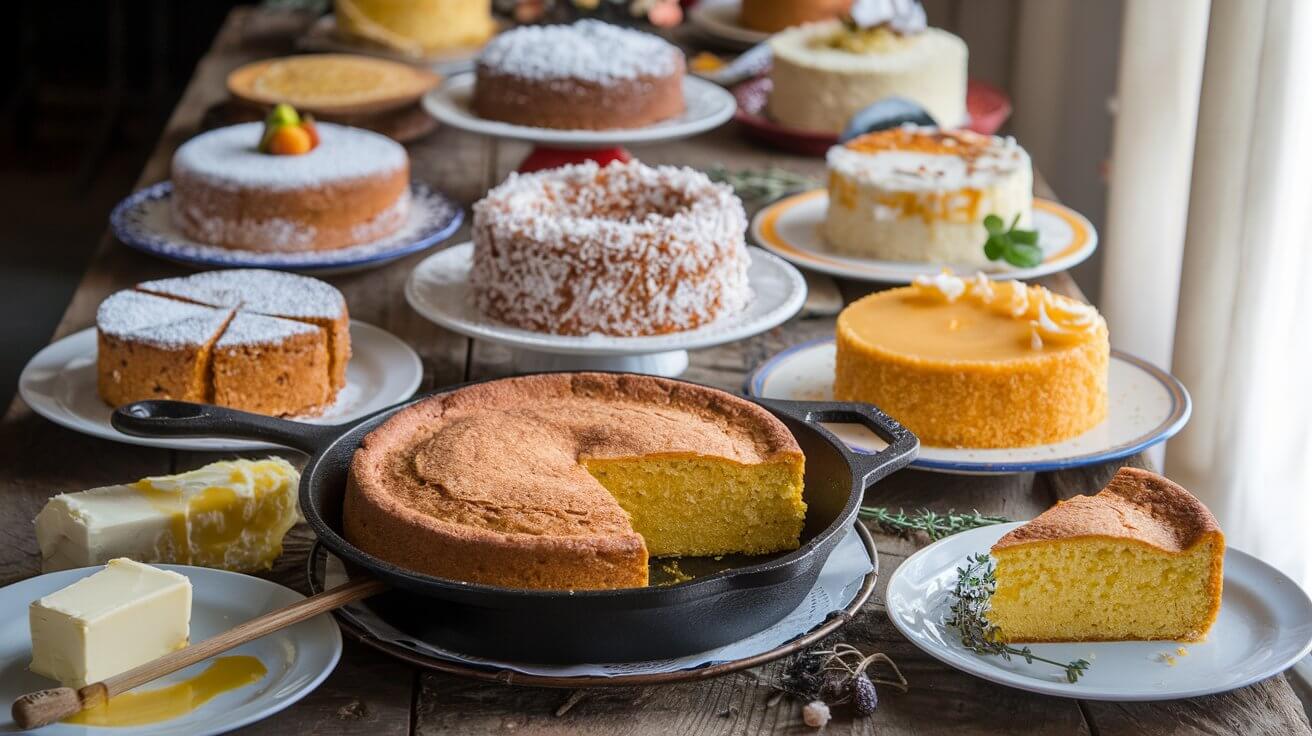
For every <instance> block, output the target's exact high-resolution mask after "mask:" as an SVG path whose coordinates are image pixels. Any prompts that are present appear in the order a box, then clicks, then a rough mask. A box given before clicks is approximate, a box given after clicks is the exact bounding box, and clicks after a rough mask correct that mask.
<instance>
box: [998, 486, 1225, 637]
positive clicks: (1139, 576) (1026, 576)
mask: <svg viewBox="0 0 1312 736" xmlns="http://www.w3.org/2000/svg"><path fill="white" fill-rule="evenodd" d="M992 554H993V557H994V559H995V560H996V564H997V569H996V577H997V582H998V586H997V590H996V592H995V593H994V594H993V597H992V601H991V603H992V608H991V610H990V611H989V614H988V617H989V621H990V622H991V623H992V624H993V625H994V626H996V627H998V630H999V631H1000V633H1001V636H1002V637H1003V639H1004V640H1005V641H1009V642H1045V641H1122V640H1136V641H1150V640H1159V639H1160V640H1174V641H1201V640H1202V639H1203V638H1204V637H1206V636H1207V632H1208V630H1209V629H1210V628H1211V627H1212V624H1213V623H1214V622H1215V621H1216V615H1217V612H1218V611H1220V609H1221V579H1222V578H1221V567H1222V561H1223V560H1224V559H1225V537H1224V536H1223V535H1222V534H1221V528H1220V527H1219V526H1218V525H1217V523H1216V519H1215V518H1213V516H1212V513H1211V512H1210V511H1208V510H1207V507H1206V506H1203V504H1202V502H1200V501H1199V500H1198V499H1197V498H1194V496H1193V495H1192V494H1190V493H1189V492H1188V491H1186V490H1185V489H1183V488H1181V487H1180V486H1178V485H1176V484H1175V483H1172V482H1171V481H1169V480H1167V479H1166V478H1163V477H1162V476H1160V475H1157V474H1156V473H1150V472H1148V471H1146V470H1139V469H1137V468H1121V469H1120V470H1119V471H1117V473H1116V476H1115V477H1114V478H1112V481H1111V483H1109V484H1108V485H1107V487H1106V488H1104V489H1103V490H1102V491H1101V492H1100V493H1098V494H1097V495H1095V496H1076V497H1074V498H1072V499H1070V500H1069V501H1064V502H1061V503H1059V504H1057V505H1056V506H1054V507H1053V508H1051V509H1048V510H1047V511H1045V512H1044V513H1043V514H1041V515H1040V516H1039V517H1038V518H1037V519H1035V520H1034V521H1031V522H1030V523H1028V524H1026V525H1024V526H1022V527H1020V528H1018V529H1015V530H1013V531H1012V532H1010V533H1008V534H1007V535H1006V536H1004V537H1003V538H1002V539H1000V540H998V543H997V544H995V545H993V549H992Z"/></svg>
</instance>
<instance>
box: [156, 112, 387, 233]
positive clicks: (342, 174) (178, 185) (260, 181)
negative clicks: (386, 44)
mask: <svg viewBox="0 0 1312 736" xmlns="http://www.w3.org/2000/svg"><path fill="white" fill-rule="evenodd" d="M314 130H315V131H316V135H317V140H316V141H315V144H316V145H313V146H312V147H311V148H310V149H309V150H306V151H304V152H299V151H298V154H299V155H274V154H272V153H269V152H266V151H262V150H261V140H262V135H263V132H264V131H265V127H264V126H262V125H261V124H260V123H243V124H241V125H233V126H229V127H226V128H219V129H217V130H213V131H210V132H208V133H202V134H201V135H198V136H196V137H195V138H192V139H191V140H189V141H187V142H186V143H184V144H183V145H182V146H181V147H180V148H178V151H177V153H175V154H174V156H173V174H172V177H173V197H172V202H171V206H172V217H173V221H174V223H175V224H176V225H177V226H178V227H179V228H180V229H181V230H182V231H183V233H184V234H186V236H187V237H189V238H191V239H193V240H196V241H198V242H201V243H207V244H211V245H219V246H223V247H226V248H234V249H240V250H255V251H266V252H267V251H279V252H294V251H316V250H333V249H336V248H345V247H348V246H352V245H360V244H363V243H369V242H372V241H374V240H378V239H379V238H382V237H384V236H386V235H389V234H391V233H392V232H395V231H396V230H397V229H399V228H400V227H401V226H402V225H403V224H404V223H405V220H406V215H407V212H408V209H409V204H410V160H409V157H408V156H407V155H406V152H405V149H404V148H402V147H401V145H400V144H398V143H396V142H394V141H392V140H391V139H389V138H386V137H384V136H381V135H378V134H377V133H371V132H369V131H367V130H360V129H358V128H351V127H348V126H344V125H332V124H330V123H319V124H318V125H316V126H314Z"/></svg>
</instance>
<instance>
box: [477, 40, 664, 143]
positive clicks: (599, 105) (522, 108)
mask: <svg viewBox="0 0 1312 736" xmlns="http://www.w3.org/2000/svg"><path fill="white" fill-rule="evenodd" d="M684 68H685V62H684V58H683V52H682V51H680V50H679V49H678V48H677V47H675V46H674V45H672V44H670V43H668V42H666V41H665V40H663V39H661V38H659V37H657V36H653V35H651V34H650V33H642V32H639V31H634V30H629V29H626V28H620V27H619V26H615V25H612V24H609V23H602V22H600V21H594V20H583V21H579V22H577V23H575V24H573V25H568V26H563V25H555V26H524V27H521V28H516V29H514V30H512V31H507V32H506V33H503V34H501V35H499V36H497V37H496V38H495V39H493V40H492V41H491V42H490V43H489V44H488V45H487V46H486V47H485V48H484V49H483V52H482V53H481V54H480V55H479V57H478V61H477V64H476V66H475V82H474V97H473V103H472V104H473V109H474V112H475V113H476V114H478V115H479V116H480V117H483V118H487V119H489V120H501V121H505V122H508V123H515V124H517V125H528V126H533V127H538V128H558V129H564V130H606V129H612V128H637V127H641V126H643V125H648V124H651V123H654V122H658V121H660V120H665V119H667V118H672V117H674V116H676V115H679V114H680V113H682V112H683V111H684V100H683V74H684Z"/></svg>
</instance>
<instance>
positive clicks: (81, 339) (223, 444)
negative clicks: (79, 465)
mask: <svg viewBox="0 0 1312 736" xmlns="http://www.w3.org/2000/svg"><path fill="white" fill-rule="evenodd" d="M351 353H352V356H351V362H350V363H349V364H348V365H347V367H346V387H345V388H343V389H342V391H341V393H339V394H338V395H337V402H336V403H335V404H333V405H332V406H330V407H328V408H327V409H326V410H325V411H324V413H323V415H322V416H318V417H313V418H310V419H305V420H303V421H306V422H308V423H310V424H345V423H347V422H351V421H354V420H356V419H361V418H363V417H366V416H368V415H370V414H373V413H374V412H376V411H378V410H379V409H384V408H387V407H389V406H391V405H393V404H396V403H399V402H401V401H404V400H405V399H408V398H410V397H411V396H413V395H414V393H415V390H416V389H418V388H419V384H420V382H422V381H423V378H424V367H423V365H422V364H421V363H420V362H419V356H418V355H416V354H415V351H414V350H411V349H410V346H409V345H406V344H405V343H404V342H402V341H401V340H400V338H397V337H395V336H394V335H392V334H391V333H388V332H384V331H383V330H380V329H379V328H377V327H374V326H372V325H367V324H365V323H363V322H357V321H355V320H352V321H351ZM18 392H19V394H20V395H21V396H22V397H23V401H25V402H27V405H28V406H30V407H32V411H35V412H36V413H37V414H40V415H41V416H43V417H45V418H46V419H49V420H50V421H52V422H54V423H55V424H59V425H62V426H64V427H68V428H69V429H71V430H73V431H75V432H81V433H83V434H89V435H92V436H94V437H101V438H103V439H107V440H115V441H117V442H127V443H129V444H133V445H146V446H149V447H164V448H168V449H173V450H210V451H225V452H227V451H233V452H235V451H242V450H261V449H268V448H273V447H280V446H279V445H271V444H268V443H264V442H252V441H249V440H234V439H221V438H214V439H211V438H202V439H187V438H177V437H133V436H131V435H126V434H123V433H121V432H119V431H118V430H116V429H114V428H113V427H112V426H110V424H109V417H110V415H111V414H113V413H114V410H113V409H112V408H110V406H109V405H108V404H106V403H105V402H104V401H102V400H101V399H100V395H99V394H97V393H96V330H95V328H94V327H88V328H87V329H85V330H82V331H81V332H76V333H73V334H72V335H69V336H68V337H65V338H64V339H62V340H59V341H58V342H55V343H53V344H51V345H48V346H46V348H45V349H44V350H42V351H41V352H39V353H37V354H36V355H35V356H33V358H32V359H31V360H30V361H28V363H27V366H26V367H25V368H23V374H22V376H20V377H19V379H18Z"/></svg>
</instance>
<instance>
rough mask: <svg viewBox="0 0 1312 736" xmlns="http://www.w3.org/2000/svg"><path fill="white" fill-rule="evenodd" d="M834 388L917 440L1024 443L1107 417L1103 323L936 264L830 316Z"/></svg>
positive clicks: (1066, 305) (1053, 297)
mask: <svg viewBox="0 0 1312 736" xmlns="http://www.w3.org/2000/svg"><path fill="white" fill-rule="evenodd" d="M836 332H837V334H836V338H837V357H836V364H835V375H834V397H835V398H837V399H838V400H839V401H863V402H866V403H870V404H875V405H876V406H878V407H879V408H881V409H883V410H884V411H886V412H888V414H889V416H891V417H893V418H894V419H896V420H898V421H900V422H902V424H904V425H906V427H907V429H909V430H911V431H912V432H914V433H916V435H917V436H919V437H920V441H921V442H923V443H925V444H926V445H935V446H939V447H1025V446H1028V445H1038V444H1043V443H1046V442H1059V441H1061V440H1065V439H1070V438H1071V437H1075V436H1076V435H1079V434H1081V433H1083V432H1084V431H1085V430H1088V429H1089V428H1091V427H1093V426H1094V425H1096V424H1098V423H1099V422H1101V421H1102V420H1103V419H1104V418H1106V416H1107V366H1108V361H1109V359H1110V352H1111V347H1110V345H1109V343H1108V341H1107V325H1106V323H1105V322H1104V321H1103V319H1102V317H1101V316H1099V315H1098V312H1097V311H1096V310H1095V309H1094V308H1093V307H1091V306H1089V305H1087V304H1084V303H1082V302H1077V301H1075V300H1074V299H1069V298H1067V297H1064V296H1060V295H1058V294H1053V293H1052V292H1050V291H1048V290H1047V289H1044V288H1043V287H1041V286H1026V285H1025V284H1022V283H1021V282H1019V281H1001V282H999V281H990V280H989V279H987V278H985V277H984V276H983V275H982V274H980V275H976V277H975V278H973V279H962V278H958V277H956V276H952V275H950V274H947V273H944V274H940V275H938V276H936V277H933V278H926V277H920V278H917V279H916V282H915V283H913V284H912V285H911V286H908V287H904V288H900V289H889V290H888V291H881V292H878V293H875V294H871V295H870V296H867V297H865V298H863V299H860V300H858V301H856V302H853V303H852V304H850V305H849V306H848V307H847V308H846V309H844V310H843V312H842V313H841V314H840V315H838V325H837V331H836Z"/></svg>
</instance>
